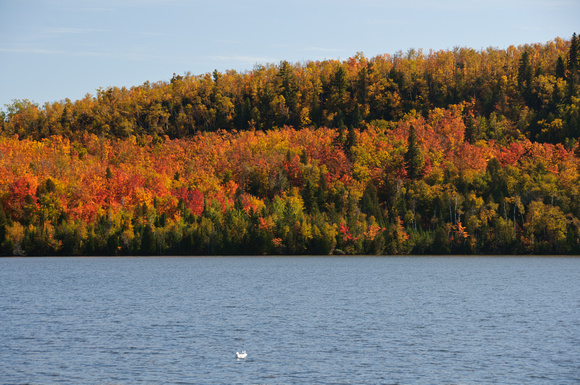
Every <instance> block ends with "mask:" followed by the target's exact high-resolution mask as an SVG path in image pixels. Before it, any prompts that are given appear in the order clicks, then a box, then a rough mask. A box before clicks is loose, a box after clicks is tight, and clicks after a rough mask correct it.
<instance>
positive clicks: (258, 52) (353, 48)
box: [0, 0, 580, 109]
mask: <svg viewBox="0 0 580 385" xmlns="http://www.w3.org/2000/svg"><path fill="white" fill-rule="evenodd" d="M578 20H580V1H579V0H543V1H540V0H446V1H428V0H404V1H394V0H384V1H381V0H355V1H346V0H332V1H331V0H308V1H306V0H295V1H276V0H245V1H244V0H237V1H236V0H90V1H86V0H42V1H40V0H0V109H4V105H5V104H8V103H11V102H12V100H13V99H29V100H31V101H33V102H36V103H39V104H41V105H42V104H44V103H45V102H53V101H58V100H62V99H65V98H70V99H71V100H76V99H79V98H82V97H83V96H84V95H85V94H87V93H90V94H93V95H94V94H95V90H96V89H97V88H99V87H103V88H106V87H108V86H118V87H122V86H126V87H131V86H134V85H140V84H143V83H144V82H145V81H151V82H156V81H159V80H164V81H168V80H169V79H170V78H171V76H172V75H173V73H177V74H179V75H183V74H184V73H185V72H187V71H189V72H191V73H192V74H194V75H197V74H203V73H206V72H212V71H213V70H214V69H218V70H219V71H224V70H226V69H235V70H238V71H244V70H251V69H252V68H253V67H254V65H255V64H266V63H274V64H278V63H279V62H280V61H281V60H288V61H289V62H293V63H294V62H299V61H308V60H322V59H334V58H339V59H346V58H348V57H351V56H353V55H355V54H356V53H357V52H363V53H364V54H365V56H367V57H373V56H375V55H378V54H384V53H389V54H393V53H396V52H397V51H399V50H401V51H407V50H408V49H410V48H415V49H417V48H423V49H424V50H425V51H428V50H429V49H430V48H432V49H435V50H439V49H452V48H453V47H455V46H461V47H472V48H474V49H476V50H480V49H484V48H487V47H490V46H492V47H498V48H506V47H507V46H509V45H511V44H514V45H520V44H526V43H545V42H547V41H550V40H553V39H554V38H556V37H557V36H560V37H562V38H566V39H568V38H570V36H572V33H573V32H577V33H580V28H579V27H580V24H579V23H578ZM576 29H578V30H576Z"/></svg>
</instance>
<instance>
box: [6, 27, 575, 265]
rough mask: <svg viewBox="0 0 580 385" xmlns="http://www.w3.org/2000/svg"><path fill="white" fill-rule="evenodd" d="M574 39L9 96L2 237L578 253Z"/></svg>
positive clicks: (9, 246)
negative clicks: (83, 93)
mask: <svg viewBox="0 0 580 385" xmlns="http://www.w3.org/2000/svg"><path fill="white" fill-rule="evenodd" d="M577 45H578V41H577V39H576V36H575V35H574V37H573V38H572V40H570V41H564V40H562V39H556V40H554V41H553V42H549V43H546V44H537V45H527V46H522V47H517V48H516V47H510V48H508V49H507V50H497V49H487V50H483V51H479V52H477V51H474V50H471V49H454V50H452V51H440V52H429V53H428V54H424V53H423V52H421V51H413V50H411V51H409V52H408V53H407V54H402V53H399V54H396V55H393V56H389V55H384V56H378V57H375V58H372V59H367V58H365V57H364V56H363V55H361V54H359V55H357V56H355V57H354V58H351V59H348V60H346V61H344V62H339V61H332V60H331V61H324V62H309V63H305V64H295V65H292V64H289V63H287V62H282V63H280V65H279V66H261V67H256V68H255V69H254V70H252V71H249V72H247V73H243V74H240V73H236V72H233V71H231V72H227V73H224V74H222V73H218V72H214V73H213V74H206V75H202V76H191V75H186V76H184V77H182V76H174V77H173V79H172V80H171V81H170V82H168V83H164V82H159V83H155V84H150V83H146V84H144V85H142V86H139V87H133V88H132V89H130V90H127V89H117V88H108V89H104V90H103V89H102V90H99V91H98V92H97V95H96V96H91V95H87V97H85V98H84V99H81V100H78V101H75V102H71V101H70V100H66V101H62V102H56V103H47V104H45V105H44V106H43V107H39V106H37V105H35V104H33V103H30V102H28V101H15V102H14V104H12V105H10V106H7V111H6V112H2V116H1V119H0V123H1V129H2V135H0V251H1V253H2V254H4V255H13V254H19V255H135V254H137V255H139V254H143V255H151V254H187V255H190V254H202V255H207V254H333V253H334V254H407V253H417V254H441V253H465V254H478V253H492V254H493V253H504V254H505V253H508V254H525V253H553V254H570V253H576V254H578V253H580V219H579V218H580V174H579V171H580V169H579V167H580V157H579V154H580V146H579V144H578V139H579V137H580V98H579V96H580V95H579V92H578V74H579V68H580V65H579V63H578V61H579V58H578V54H577V53H576V54H575V53H574V52H577ZM574 47H576V48H574ZM574 55H576V56H574Z"/></svg>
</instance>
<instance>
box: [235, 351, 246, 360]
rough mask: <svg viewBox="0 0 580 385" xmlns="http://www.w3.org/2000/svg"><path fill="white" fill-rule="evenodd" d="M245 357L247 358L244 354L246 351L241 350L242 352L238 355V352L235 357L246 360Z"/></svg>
mask: <svg viewBox="0 0 580 385" xmlns="http://www.w3.org/2000/svg"><path fill="white" fill-rule="evenodd" d="M247 356H248V353H246V351H245V350H242V352H241V353H239V352H236V357H237V358H246V357H247Z"/></svg>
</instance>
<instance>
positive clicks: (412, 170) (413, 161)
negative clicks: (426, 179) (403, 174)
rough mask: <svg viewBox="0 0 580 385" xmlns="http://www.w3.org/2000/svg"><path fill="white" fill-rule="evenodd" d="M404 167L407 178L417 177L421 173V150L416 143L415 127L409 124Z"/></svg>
mask: <svg viewBox="0 0 580 385" xmlns="http://www.w3.org/2000/svg"><path fill="white" fill-rule="evenodd" d="M404 159H405V169H406V170H407V177H408V178H409V179H412V180H414V179H417V178H419V176H420V175H421V150H420V148H419V145H418V144H417V138H416V136H415V127H413V126H412V125H411V129H410V130H409V137H408V139H407V152H405V157H404Z"/></svg>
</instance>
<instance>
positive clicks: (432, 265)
mask: <svg viewBox="0 0 580 385" xmlns="http://www.w3.org/2000/svg"><path fill="white" fill-rule="evenodd" d="M242 350H245V351H247V353H248V356H247V358H245V359H236V355H235V353H236V351H239V352H241V351H242ZM0 362H1V365H0V383H3V384H21V383H31V384H52V383H67V384H70V383H77V384H80V383H82V384H134V383H151V384H161V383H163V384H210V383H214V384H345V383H364V384H473V383H483V384H491V383H495V384H523V383H534V384H578V383H580V259H579V258H560V257H201V258H200V257H184V258H179V257H175V258H174V257H160V258H154V257H143V258H3V259H0Z"/></svg>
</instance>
